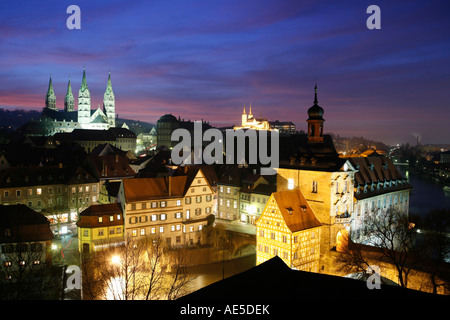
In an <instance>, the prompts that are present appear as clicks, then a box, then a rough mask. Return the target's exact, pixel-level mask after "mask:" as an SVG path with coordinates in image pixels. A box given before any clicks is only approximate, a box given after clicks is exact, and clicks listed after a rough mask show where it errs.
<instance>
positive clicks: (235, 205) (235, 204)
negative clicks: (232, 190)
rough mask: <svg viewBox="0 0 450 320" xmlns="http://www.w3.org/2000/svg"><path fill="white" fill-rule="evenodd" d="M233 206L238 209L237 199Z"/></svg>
mask: <svg viewBox="0 0 450 320" xmlns="http://www.w3.org/2000/svg"><path fill="white" fill-rule="evenodd" d="M233 207H234V208H235V209H237V201H234V204H233Z"/></svg>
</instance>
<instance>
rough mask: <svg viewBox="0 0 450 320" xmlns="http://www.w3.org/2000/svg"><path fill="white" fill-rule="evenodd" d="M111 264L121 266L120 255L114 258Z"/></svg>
mask: <svg viewBox="0 0 450 320" xmlns="http://www.w3.org/2000/svg"><path fill="white" fill-rule="evenodd" d="M111 262H112V263H113V264H119V263H120V257H119V256H118V255H114V256H112V258H111Z"/></svg>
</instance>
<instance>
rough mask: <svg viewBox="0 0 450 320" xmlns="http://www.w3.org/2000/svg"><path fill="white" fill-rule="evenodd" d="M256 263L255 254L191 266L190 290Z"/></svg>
mask: <svg viewBox="0 0 450 320" xmlns="http://www.w3.org/2000/svg"><path fill="white" fill-rule="evenodd" d="M255 265H256V254H252V255H249V256H246V257H242V258H238V259H234V260H229V261H225V262H224V263H222V262H215V263H210V264H205V265H198V266H192V267H191V272H192V275H193V276H194V277H195V278H194V280H193V281H192V283H191V285H190V290H189V291H190V292H193V291H196V290H198V289H201V288H203V287H205V286H208V285H210V284H212V283H214V282H217V281H219V280H222V279H223V278H224V276H225V278H228V277H230V276H232V275H235V274H238V273H241V272H244V271H246V270H249V269H250V268H252V267H254V266H255Z"/></svg>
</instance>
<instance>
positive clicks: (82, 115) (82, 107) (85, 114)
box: [78, 69, 91, 124]
mask: <svg viewBox="0 0 450 320" xmlns="http://www.w3.org/2000/svg"><path fill="white" fill-rule="evenodd" d="M90 118H91V93H90V92H89V88H88V86H87V82H86V69H84V70H83V80H82V81H81V87H80V90H79V91H78V123H81V124H84V123H89V122H90Z"/></svg>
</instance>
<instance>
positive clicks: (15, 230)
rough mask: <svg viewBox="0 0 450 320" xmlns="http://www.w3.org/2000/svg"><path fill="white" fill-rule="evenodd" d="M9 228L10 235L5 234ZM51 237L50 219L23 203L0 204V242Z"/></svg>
mask: <svg viewBox="0 0 450 320" xmlns="http://www.w3.org/2000/svg"><path fill="white" fill-rule="evenodd" d="M6 229H9V231H10V233H11V236H10V237H7V236H6V232H5V231H6ZM52 239H53V233H52V232H51V230H50V221H49V220H48V219H47V218H46V217H45V216H44V215H43V214H41V213H39V212H37V211H34V210H33V209H31V208H29V207H28V206H26V205H24V204H16V205H0V242H1V243H8V242H31V241H47V240H52Z"/></svg>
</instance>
